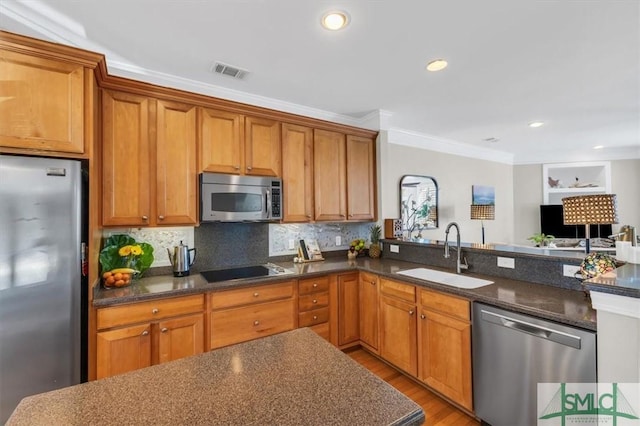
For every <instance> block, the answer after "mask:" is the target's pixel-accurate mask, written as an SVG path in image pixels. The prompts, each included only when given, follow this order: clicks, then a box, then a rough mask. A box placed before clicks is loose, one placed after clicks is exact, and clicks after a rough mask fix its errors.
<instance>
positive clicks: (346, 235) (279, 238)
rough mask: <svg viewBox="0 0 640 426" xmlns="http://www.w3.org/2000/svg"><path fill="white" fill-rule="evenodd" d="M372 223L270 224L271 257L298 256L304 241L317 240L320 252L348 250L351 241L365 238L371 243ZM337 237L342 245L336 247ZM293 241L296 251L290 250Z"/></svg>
mask: <svg viewBox="0 0 640 426" xmlns="http://www.w3.org/2000/svg"><path fill="white" fill-rule="evenodd" d="M371 225H372V224H371V223H314V224H307V223H300V224H269V256H284V255H292V256H295V255H296V254H297V247H298V246H297V245H296V244H297V242H298V241H300V240H302V239H315V240H316V241H318V245H319V246H320V250H322V251H334V250H347V249H348V248H349V243H350V242H351V240H354V239H356V238H363V239H365V240H366V241H367V242H368V241H369V228H370V227H371ZM336 237H340V239H341V240H342V241H341V244H340V245H336ZM291 241H293V242H294V245H295V247H296V248H295V249H293V250H291V249H289V247H290V245H289V243H290V242H291Z"/></svg>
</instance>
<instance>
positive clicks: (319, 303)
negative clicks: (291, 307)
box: [298, 291, 329, 312]
mask: <svg viewBox="0 0 640 426" xmlns="http://www.w3.org/2000/svg"><path fill="white" fill-rule="evenodd" d="M325 306H329V292H328V291H325V292H324V293H312V294H307V295H305V296H300V297H299V298H298V310H299V311H300V312H304V311H309V310H311V309H318V308H324V307H325Z"/></svg>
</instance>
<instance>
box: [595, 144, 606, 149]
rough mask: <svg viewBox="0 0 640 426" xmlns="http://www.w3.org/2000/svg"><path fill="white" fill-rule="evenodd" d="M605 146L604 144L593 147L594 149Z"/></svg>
mask: <svg viewBox="0 0 640 426" xmlns="http://www.w3.org/2000/svg"><path fill="white" fill-rule="evenodd" d="M602 148H604V145H596V146H594V147H593V149H602Z"/></svg>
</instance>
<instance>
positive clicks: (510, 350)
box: [472, 302, 596, 426]
mask: <svg viewBox="0 0 640 426" xmlns="http://www.w3.org/2000/svg"><path fill="white" fill-rule="evenodd" d="M472 330H473V341H472V348H473V402H474V406H475V413H476V415H477V416H478V417H480V419H482V421H483V422H484V423H488V424H490V425H492V426H518V425H523V426H530V425H536V424H537V423H538V422H537V412H538V410H537V385H538V383H563V382H564V383H594V382H595V381H596V333H594V332H591V331H587V330H582V329H578V328H574V327H569V326H566V325H562V324H558V323H555V322H551V321H546V320H542V319H538V318H535V317H531V316H528V315H523V314H518V313H514V312H510V311H507V310H504V309H500V308H496V307H493V306H489V305H484V304H482V303H477V302H476V303H474V306H473V327H472Z"/></svg>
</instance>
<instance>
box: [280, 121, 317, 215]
mask: <svg viewBox="0 0 640 426" xmlns="http://www.w3.org/2000/svg"><path fill="white" fill-rule="evenodd" d="M282 181H283V189H282V190H283V201H284V206H283V207H284V209H283V218H282V220H283V222H308V221H311V220H313V219H314V216H313V205H314V202H313V129H311V128H309V127H305V126H298V125H295V124H288V123H284V124H282Z"/></svg>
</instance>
